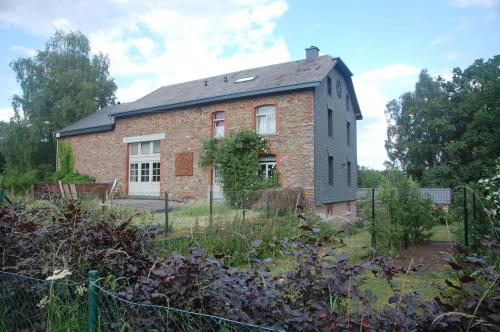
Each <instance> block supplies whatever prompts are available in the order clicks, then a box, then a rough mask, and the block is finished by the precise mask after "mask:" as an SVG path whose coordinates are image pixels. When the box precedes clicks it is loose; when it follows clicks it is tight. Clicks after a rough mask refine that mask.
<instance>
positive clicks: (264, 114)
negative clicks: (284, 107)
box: [255, 105, 276, 135]
mask: <svg viewBox="0 0 500 332" xmlns="http://www.w3.org/2000/svg"><path fill="white" fill-rule="evenodd" d="M259 113H260V114H259ZM259 118H262V119H263V120H264V123H265V125H264V126H263V127H265V128H260V122H259ZM272 121H274V122H272ZM255 130H256V132H257V133H258V134H261V135H272V134H276V106H275V105H263V106H259V107H257V108H256V109H255Z"/></svg>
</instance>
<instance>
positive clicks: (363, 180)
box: [358, 166, 386, 188]
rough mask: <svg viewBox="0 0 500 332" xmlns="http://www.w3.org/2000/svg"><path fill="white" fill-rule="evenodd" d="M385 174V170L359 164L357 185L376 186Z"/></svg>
mask: <svg viewBox="0 0 500 332" xmlns="http://www.w3.org/2000/svg"><path fill="white" fill-rule="evenodd" d="M385 174H386V171H379V170H376V169H371V168H369V167H365V166H360V167H359V169H358V187H359V188H377V187H378V186H380V184H381V183H382V181H383V179H384V175H385Z"/></svg>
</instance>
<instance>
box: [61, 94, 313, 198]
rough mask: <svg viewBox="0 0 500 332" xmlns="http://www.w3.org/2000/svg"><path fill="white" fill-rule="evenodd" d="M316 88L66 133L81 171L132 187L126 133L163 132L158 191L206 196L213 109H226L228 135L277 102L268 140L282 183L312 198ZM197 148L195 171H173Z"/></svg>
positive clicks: (179, 195) (252, 124) (247, 125)
mask: <svg viewBox="0 0 500 332" xmlns="http://www.w3.org/2000/svg"><path fill="white" fill-rule="evenodd" d="M313 98H314V93H313V91H307V90H306V91H301V92H289V93H283V94H279V95H273V96H264V97H256V98H246V99H240V100H233V101H227V102H220V103H214V104H211V105H207V106H200V107H193V108H185V109H179V110H169V111H167V112H162V113H161V112H160V113H158V114H148V115H141V116H135V117H130V118H125V119H117V120H116V123H115V129H114V130H113V131H108V132H101V133H94V134H85V135H79V136H72V137H68V138H64V140H65V141H68V142H70V143H71V145H72V147H73V153H74V156H75V168H76V170H77V171H79V172H82V173H86V174H89V175H92V176H94V177H95V178H96V179H97V181H98V182H112V181H113V180H114V179H118V180H119V181H120V184H121V187H122V189H123V190H124V192H125V193H127V189H128V171H129V170H128V144H125V143H123V138H124V137H130V136H141V135H150V134H159V133H164V134H165V139H164V140H161V143H160V150H161V151H160V163H161V179H162V180H161V182H160V190H161V192H162V193H163V191H164V190H166V191H168V192H169V193H171V195H172V196H173V197H174V198H175V199H185V198H193V199H196V200H204V199H206V198H207V193H208V189H209V184H210V181H211V172H210V170H208V169H207V168H206V167H201V166H200V165H199V163H198V162H199V156H200V153H201V142H202V140H203V139H205V138H207V137H209V136H210V135H211V133H212V123H213V122H212V113H214V112H220V111H223V112H224V125H225V134H226V135H227V134H229V133H231V132H234V131H238V130H242V129H248V128H253V129H255V122H256V120H255V109H256V108H257V107H259V106H263V105H275V106H276V127H277V130H276V134H275V135H269V136H266V137H265V139H266V141H267V143H268V144H269V145H270V147H271V151H272V152H273V153H274V154H276V157H277V168H278V170H279V173H280V182H281V185H282V186H283V187H297V186H300V187H303V188H304V190H305V193H306V199H307V201H308V202H310V203H312V202H313V200H314V178H313V177H314V137H313V135H314V130H313V126H314V123H313ZM180 152H193V153H194V162H193V176H175V165H174V163H175V158H174V157H175V155H176V153H180Z"/></svg>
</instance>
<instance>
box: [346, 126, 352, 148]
mask: <svg viewBox="0 0 500 332" xmlns="http://www.w3.org/2000/svg"><path fill="white" fill-rule="evenodd" d="M346 135H347V146H350V145H351V123H350V122H349V121H347V123H346Z"/></svg>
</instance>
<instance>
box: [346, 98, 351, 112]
mask: <svg viewBox="0 0 500 332" xmlns="http://www.w3.org/2000/svg"><path fill="white" fill-rule="evenodd" d="M345 109H346V110H348V111H349V110H350V109H351V98H350V97H349V95H345Z"/></svg>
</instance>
